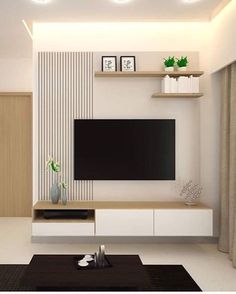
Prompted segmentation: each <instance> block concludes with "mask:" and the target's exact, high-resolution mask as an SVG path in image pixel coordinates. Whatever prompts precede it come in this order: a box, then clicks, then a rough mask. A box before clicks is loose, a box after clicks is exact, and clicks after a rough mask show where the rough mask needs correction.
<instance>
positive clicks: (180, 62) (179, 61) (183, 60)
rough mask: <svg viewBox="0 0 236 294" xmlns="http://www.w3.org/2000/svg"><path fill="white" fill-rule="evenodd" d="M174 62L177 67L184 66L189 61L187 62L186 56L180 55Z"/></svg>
mask: <svg viewBox="0 0 236 294" xmlns="http://www.w3.org/2000/svg"><path fill="white" fill-rule="evenodd" d="M176 63H177V65H178V67H186V66H187V65H188V63H189V62H188V58H187V56H185V57H183V56H181V58H176Z"/></svg>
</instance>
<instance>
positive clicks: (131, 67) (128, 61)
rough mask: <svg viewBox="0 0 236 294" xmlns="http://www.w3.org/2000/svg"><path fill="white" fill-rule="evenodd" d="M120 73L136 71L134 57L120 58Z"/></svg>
mask: <svg viewBox="0 0 236 294" xmlns="http://www.w3.org/2000/svg"><path fill="white" fill-rule="evenodd" d="M120 71H136V60H135V56H121V57H120Z"/></svg>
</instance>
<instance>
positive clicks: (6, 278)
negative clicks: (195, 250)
mask: <svg viewBox="0 0 236 294" xmlns="http://www.w3.org/2000/svg"><path fill="white" fill-rule="evenodd" d="M144 267H145V269H146V271H147V272H148V275H149V277H150V279H151V281H152V288H149V289H143V290H144V291H201V289H200V288H199V286H198V285H197V284H196V283H195V281H194V280H193V279H192V277H191V276H190V275H189V273H188V272H187V271H186V270H185V268H184V267H183V266H182V265H144ZM26 268H27V265H0V291H34V290H35V289H33V288H29V287H25V286H22V285H21V279H22V277H23V275H24V272H25V270H26Z"/></svg>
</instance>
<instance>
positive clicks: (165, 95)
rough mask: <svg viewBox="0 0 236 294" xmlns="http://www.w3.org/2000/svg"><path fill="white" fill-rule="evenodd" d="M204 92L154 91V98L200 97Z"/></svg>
mask: <svg viewBox="0 0 236 294" xmlns="http://www.w3.org/2000/svg"><path fill="white" fill-rule="evenodd" d="M202 96H203V93H154V94H153V95H152V98H200V97H202Z"/></svg>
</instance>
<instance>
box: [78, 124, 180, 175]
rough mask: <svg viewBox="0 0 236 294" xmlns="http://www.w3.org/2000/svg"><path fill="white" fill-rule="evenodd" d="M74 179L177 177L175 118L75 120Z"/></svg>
mask: <svg viewBox="0 0 236 294" xmlns="http://www.w3.org/2000/svg"><path fill="white" fill-rule="evenodd" d="M74 179H75V180H175V120H174V119H94V120H75V122H74Z"/></svg>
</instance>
